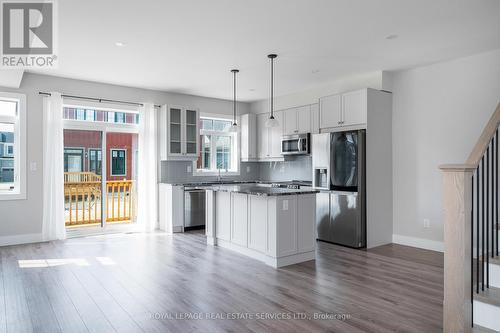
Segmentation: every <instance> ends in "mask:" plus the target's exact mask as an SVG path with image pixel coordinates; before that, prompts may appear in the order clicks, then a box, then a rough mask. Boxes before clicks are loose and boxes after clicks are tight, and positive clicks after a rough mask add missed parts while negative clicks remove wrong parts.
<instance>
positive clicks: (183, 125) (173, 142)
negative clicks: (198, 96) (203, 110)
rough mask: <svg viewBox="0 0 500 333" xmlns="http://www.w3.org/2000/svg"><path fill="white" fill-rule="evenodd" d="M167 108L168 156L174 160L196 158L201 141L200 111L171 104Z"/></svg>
mask: <svg viewBox="0 0 500 333" xmlns="http://www.w3.org/2000/svg"><path fill="white" fill-rule="evenodd" d="M166 110H167V124H166V125H167V126H166V130H167V140H166V147H167V154H166V155H167V156H166V158H167V159H169V158H172V159H174V160H183V159H186V160H189V159H196V158H197V157H198V142H199V124H198V123H199V118H200V117H199V111H198V110H197V109H194V108H185V107H179V106H169V107H168V108H167V109H166ZM160 130H163V129H160ZM162 144H163V143H162Z"/></svg>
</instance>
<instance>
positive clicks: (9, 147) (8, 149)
mask: <svg viewBox="0 0 500 333" xmlns="http://www.w3.org/2000/svg"><path fill="white" fill-rule="evenodd" d="M4 147H5V156H7V157H14V145H13V144H12V143H6V144H5V146H4Z"/></svg>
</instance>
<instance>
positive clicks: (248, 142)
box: [240, 113, 257, 162]
mask: <svg viewBox="0 0 500 333" xmlns="http://www.w3.org/2000/svg"><path fill="white" fill-rule="evenodd" d="M240 126H241V160H242V161H243V162H248V161H255V160H257V115H255V114H253V113H247V114H244V115H242V116H241V120H240Z"/></svg>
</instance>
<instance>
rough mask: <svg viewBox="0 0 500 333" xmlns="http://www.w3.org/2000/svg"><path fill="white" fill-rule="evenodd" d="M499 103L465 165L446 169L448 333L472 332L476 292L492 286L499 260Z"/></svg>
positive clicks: (445, 318) (445, 322)
mask: <svg viewBox="0 0 500 333" xmlns="http://www.w3.org/2000/svg"><path fill="white" fill-rule="evenodd" d="M499 125H500V104H499V105H498V106H497V109H496V110H495V112H494V113H493V115H492V116H491V118H490V120H489V121H488V123H487V125H486V126H485V128H484V130H483V132H482V134H481V136H480V138H479V140H478V141H477V143H476V145H475V146H474V149H473V150H472V152H471V154H470V155H469V158H468V159H467V161H466V163H465V164H453V165H442V166H440V169H441V170H442V171H443V195H444V198H443V205H444V300H443V306H444V308H443V327H444V332H453V333H455V332H470V331H471V330H472V326H473V300H474V293H479V292H482V291H484V288H489V267H488V264H489V258H490V257H492V256H498V148H499V147H498V146H499V143H498V139H499V138H498V127H499Z"/></svg>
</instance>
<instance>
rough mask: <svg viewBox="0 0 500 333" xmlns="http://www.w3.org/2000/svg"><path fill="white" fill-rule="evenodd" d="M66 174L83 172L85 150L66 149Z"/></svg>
mask: <svg viewBox="0 0 500 333" xmlns="http://www.w3.org/2000/svg"><path fill="white" fill-rule="evenodd" d="M64 172H83V149H81V148H64Z"/></svg>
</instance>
